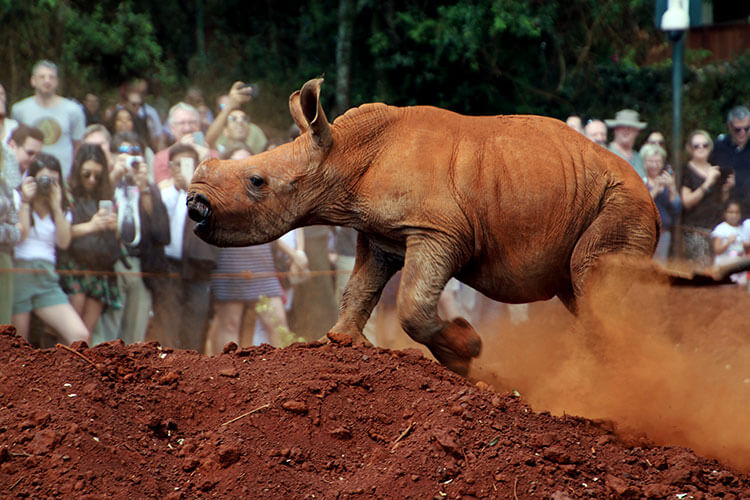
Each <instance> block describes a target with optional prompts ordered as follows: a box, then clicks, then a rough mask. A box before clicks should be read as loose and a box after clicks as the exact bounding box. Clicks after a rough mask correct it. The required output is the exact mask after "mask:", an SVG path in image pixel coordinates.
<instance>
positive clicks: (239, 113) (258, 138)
mask: <svg viewBox="0 0 750 500" xmlns="http://www.w3.org/2000/svg"><path fill="white" fill-rule="evenodd" d="M254 92H255V91H254V89H253V87H252V86H248V85H246V84H244V83H242V82H235V83H234V85H232V88H231V89H230V91H229V94H228V98H227V100H226V105H225V106H224V107H223V108H221V110H220V111H219V114H218V115H216V119H215V120H214V121H213V123H212V124H211V126H210V127H209V128H208V130H207V131H206V143H208V145H209V146H211V147H213V148H215V149H216V150H217V151H219V153H223V152H224V151H226V150H228V149H230V148H231V147H232V146H233V145H236V144H238V143H239V144H244V145H246V146H247V147H248V148H250V151H252V152H253V154H258V153H260V152H262V151H264V150H265V149H266V145H267V144H268V139H267V138H266V134H264V133H263V130H261V128H260V127H259V126H257V125H256V124H254V123H252V122H251V121H250V117H249V116H248V114H247V113H245V112H244V111H243V110H242V109H240V108H241V106H242V105H243V104H245V103H247V102H250V100H251V99H252V98H253V95H254Z"/></svg>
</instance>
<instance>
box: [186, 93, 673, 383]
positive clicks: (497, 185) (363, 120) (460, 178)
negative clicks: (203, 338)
mask: <svg viewBox="0 0 750 500" xmlns="http://www.w3.org/2000/svg"><path fill="white" fill-rule="evenodd" d="M322 83H323V80H322V79H316V80H310V81H309V82H307V83H306V84H305V85H304V86H303V87H302V89H301V90H299V91H296V92H294V93H293V94H292V95H291V97H290V99H289V107H290V111H291V114H292V118H293V119H294V121H295V123H296V124H297V125H298V126H299V128H300V130H301V132H302V133H301V135H300V136H299V137H298V138H297V139H296V140H294V141H293V142H291V143H288V144H284V145H282V146H279V147H277V148H275V149H273V150H271V151H266V152H264V153H261V154H258V155H255V156H252V157H250V158H247V159H244V160H236V161H218V160H208V161H206V162H204V163H203V164H202V165H201V166H200V167H199V168H198V169H197V171H196V172H195V175H194V176H193V180H192V183H191V184H190V188H189V195H188V207H189V213H190V216H191V217H192V218H193V219H194V220H195V221H197V222H198V224H197V226H196V228H195V232H196V234H197V235H198V236H200V237H201V238H203V239H204V240H205V241H207V242H209V243H212V244H214V245H218V246H246V245H254V244H260V243H266V242H269V241H272V240H274V239H276V238H278V237H280V236H281V235H283V234H284V233H286V232H287V231H289V230H291V229H293V228H296V227H300V226H307V225H313V224H329V225H338V226H347V227H353V228H354V229H356V230H357V231H358V232H359V235H358V239H357V254H356V264H355V267H354V272H353V274H352V276H351V279H350V280H349V283H348V284H347V286H346V290H345V292H344V297H343V301H342V305H341V311H340V314H339V318H338V321H337V322H336V324H335V325H334V326H333V328H332V329H331V332H329V333H337V334H348V335H350V336H352V337H353V338H354V340H355V341H361V340H363V336H362V328H363V327H364V325H365V322H366V321H367V319H368V317H369V316H370V312H371V311H372V309H373V307H374V306H375V304H376V303H377V301H378V298H379V297H380V293H381V291H382V290H383V287H384V286H385V284H386V282H387V281H388V279H389V278H390V277H391V276H392V275H393V274H394V273H395V272H396V271H398V270H399V269H401V268H403V276H402V279H401V285H400V288H399V292H398V299H397V301H398V317H399V320H400V322H401V325H402V326H403V328H404V330H405V331H406V332H407V333H408V334H409V336H411V337H412V338H413V339H414V340H416V341H417V342H420V343H422V344H424V345H426V346H427V347H428V348H429V349H430V351H431V352H432V353H433V355H434V356H435V358H437V360H438V361H439V362H440V363H442V364H443V365H445V366H447V367H448V368H449V369H451V370H453V371H454V372H456V373H459V374H462V375H466V374H467V373H468V370H469V365H470V362H471V359H472V358H474V357H476V356H478V355H479V352H480V349H481V340H480V338H479V336H478V335H477V333H476V332H475V331H474V329H473V328H472V327H471V326H470V325H469V323H468V322H467V321H466V320H464V319H462V318H458V319H454V320H452V321H448V322H446V321H444V320H442V319H441V318H440V317H439V316H438V314H437V302H438V297H439V295H440V292H441V291H442V289H443V287H444V285H445V284H446V282H447V281H448V280H449V279H450V278H451V277H452V276H455V277H456V278H458V279H459V280H461V281H462V282H464V283H466V284H468V285H470V286H472V287H473V288H475V289H477V290H479V291H480V292H482V293H483V294H485V295H486V296H488V297H490V298H492V299H495V300H498V301H502V302H507V303H524V302H531V301H536V300H545V299H549V298H552V297H553V296H557V297H559V298H560V300H562V302H563V303H564V304H565V305H566V306H567V307H568V308H569V309H570V310H572V311H575V308H576V300H577V298H578V297H580V295H581V293H582V290H583V285H584V280H585V278H586V275H587V273H588V272H589V270H590V269H591V268H592V266H594V265H595V264H596V263H597V261H598V260H599V259H600V258H602V257H603V256H608V255H613V254H618V255H625V256H635V257H645V258H648V257H650V256H651V255H652V253H653V251H654V248H655V246H656V243H657V240H658V237H659V216H658V213H657V210H656V207H655V206H654V203H653V202H652V200H651V197H650V195H649V193H648V191H647V189H646V186H645V185H644V183H643V181H642V180H641V179H640V178H639V177H638V175H637V174H636V173H635V171H634V170H633V168H632V167H631V166H630V165H628V163H626V162H625V161H623V160H621V159H620V158H619V157H617V156H616V155H614V154H612V153H610V152H609V151H607V150H606V149H604V148H602V147H600V146H597V145H595V144H594V143H592V142H590V141H588V140H587V139H585V138H584V137H583V136H582V135H581V134H579V133H577V132H575V131H574V130H572V129H571V128H570V127H568V126H567V125H565V124H564V123H562V122H560V121H558V120H554V119H551V118H544V117H539V116H492V117H470V116H463V115H459V114H456V113H453V112H450V111H446V110H443V109H438V108H434V107H429V106H414V107H405V108H399V107H394V106H387V105H385V104H379V103H375V104H365V105H363V106H360V107H358V108H355V109H351V110H349V111H347V112H346V113H345V114H344V115H342V116H340V117H339V118H338V119H336V120H335V122H334V123H333V124H330V123H329V122H328V120H327V119H326V115H325V113H324V111H323V108H322V106H321V103H320V89H321V85H322Z"/></svg>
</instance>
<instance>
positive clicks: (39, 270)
mask: <svg viewBox="0 0 750 500" xmlns="http://www.w3.org/2000/svg"><path fill="white" fill-rule="evenodd" d="M15 267H16V269H18V270H20V271H21V272H17V273H16V274H15V276H14V277H13V314H22V313H26V312H29V311H36V310H38V309H42V308H45V307H50V306H56V305H59V304H68V303H69V302H68V296H67V295H65V292H63V291H62V288H60V279H59V277H58V276H57V273H56V272H55V266H54V265H53V264H52V263H51V262H47V261H44V260H16V261H15ZM24 270H28V271H31V272H24Z"/></svg>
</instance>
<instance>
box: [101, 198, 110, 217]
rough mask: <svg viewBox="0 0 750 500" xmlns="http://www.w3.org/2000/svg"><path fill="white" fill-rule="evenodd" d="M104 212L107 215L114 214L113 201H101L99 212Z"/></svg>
mask: <svg viewBox="0 0 750 500" xmlns="http://www.w3.org/2000/svg"><path fill="white" fill-rule="evenodd" d="M102 209H103V210H104V211H105V212H107V214H111V213H112V200H99V210H102Z"/></svg>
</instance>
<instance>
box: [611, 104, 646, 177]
mask: <svg viewBox="0 0 750 500" xmlns="http://www.w3.org/2000/svg"><path fill="white" fill-rule="evenodd" d="M605 122H606V123H607V126H608V127H609V128H612V129H614V139H613V140H612V142H611V143H610V144H609V150H610V151H612V152H613V153H615V154H616V155H617V156H619V157H620V158H622V159H624V160H625V161H627V162H628V163H630V165H631V166H632V167H633V168H634V169H635V171H636V172H637V173H638V175H640V176H641V179H643V182H644V183H645V182H646V167H645V166H644V164H643V157H641V155H640V154H639V153H638V151H636V150H635V149H633V146H634V145H635V139H636V138H637V137H638V134H639V133H640V132H641V130H643V129H644V128H646V125H647V123H645V122H642V121H640V116H639V115H638V112H637V111H634V110H632V109H621V110H620V111H618V112H617V113H615V117H614V118H613V119H611V120H605Z"/></svg>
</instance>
